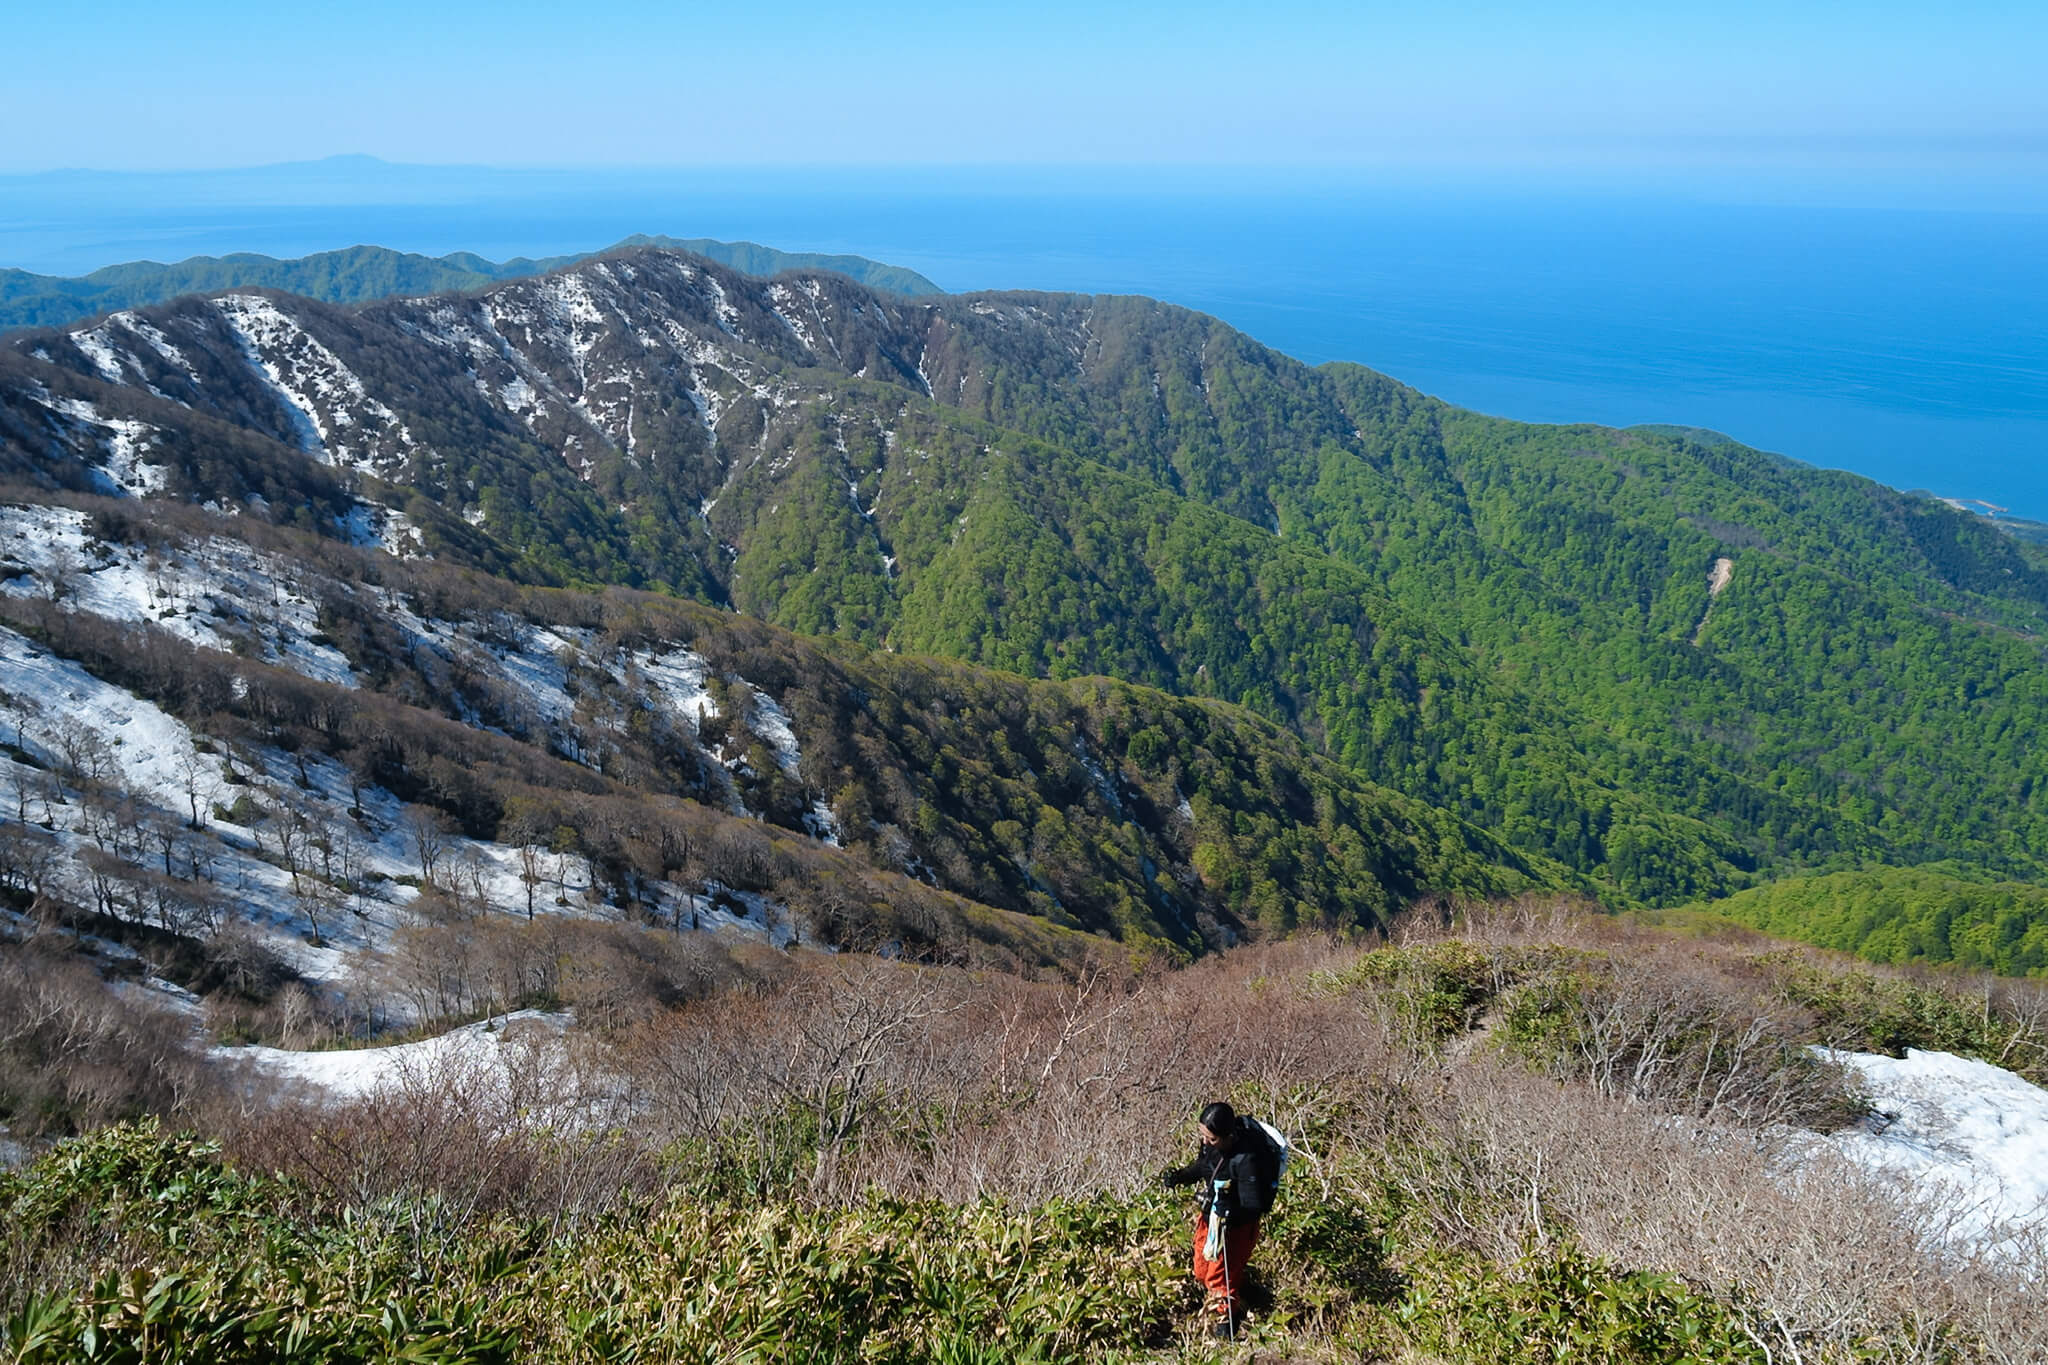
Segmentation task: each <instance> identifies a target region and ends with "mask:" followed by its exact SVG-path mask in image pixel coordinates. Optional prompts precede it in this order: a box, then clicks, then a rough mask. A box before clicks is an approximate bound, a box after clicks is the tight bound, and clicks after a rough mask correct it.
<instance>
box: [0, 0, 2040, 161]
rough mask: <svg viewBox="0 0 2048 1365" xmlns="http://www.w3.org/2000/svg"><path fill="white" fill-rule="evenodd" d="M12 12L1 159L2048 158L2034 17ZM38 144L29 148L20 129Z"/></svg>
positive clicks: (116, 5) (1543, 7)
mask: <svg viewBox="0 0 2048 1365" xmlns="http://www.w3.org/2000/svg"><path fill="white" fill-rule="evenodd" d="M744 11H745V7H741V6H735V5H731V4H729V3H728V4H722V5H719V6H715V7H712V6H700V5H695V4H652V3H624V4H612V5H608V6H604V7H602V8H585V7H573V8H572V7H569V6H555V5H535V4H523V3H516V2H514V3H498V4H491V5H483V4H477V3H472V2H471V0H461V2H460V3H442V4H419V3H410V4H397V3H390V2H389V0H366V2H365V3H354V4H347V5H332V6H278V5H275V4H273V3H266V4H263V5H254V4H247V3H215V4H197V3H194V4H182V5H177V4H171V5H167V4H148V5H143V4H132V3H127V2H126V0H113V2H112V3H101V4H95V5H91V6H69V5H23V6H18V7H16V12H15V13H14V14H13V15H11V16H10V19H9V23H8V28H9V36H10V47H12V48H13V49H14V57H15V59H14V60H12V61H10V63H9V67H10V70H9V75H8V79H7V82H6V83H5V84H4V85H0V120H4V126H6V127H8V128H10V129H12V130H14V134H13V136H10V137H9V138H8V139H7V140H6V142H5V145H4V146H0V171H4V172H32V171H40V170H48V169H53V168H58V167H93V168H101V169H165V168H174V167H181V168H182V167H210V166H233V165H254V164H262V163H266V162H276V161H291V160H303V159H309V158H316V157H323V156H328V155H332V154H337V153H367V154H371V155H375V156H380V157H384V158H386V159H389V160H394V161H405V162H428V163H446V162H465V163H472V164H475V163H485V164H493V165H555V166H569V165H576V166H597V165H669V166H674V165H702V164H713V163H718V164H744V165H799V164H838V165H845V164H894V165H906V164H908V165H916V164H937V165H942V164H959V163H980V164H1014V163H1019V162H1025V163H1045V164H1084V163H1091V162H1094V163H1131V164H1143V163H1152V164H1179V165H1191V164H1192V165H1199V164H1222V163H1246V162H1273V161H1282V162H1298V163H1307V164H1321V165H1339V166H1368V167H1369V166H1382V165H1397V166H1398V165H1403V164H1416V163H1422V162H1427V163H1430V164H1436V165H1441V164H1446V163H1450V164H1463V165H1470V166H1474V167H1481V168H1484V167H1488V166H1526V167H1531V168H1538V169H1541V168H1545V167H1552V166H1587V167H1593V168H1605V169H1610V170H1612V169H1617V168H1619V169H1623V170H1625V169H1627V168H1628V167H1631V166H1651V165H1654V166H1661V167H1666V168H1672V167H1678V168H1685V167H1702V168H1715V167H1723V166H1748V165H1756V166H1762V167H1766V168H1770V167H1779V168H1782V167H1786V166H1799V165H1807V164H1821V165H1832V166H1837V167H1843V166H1846V167H1851V168H1856V167H1861V168H1866V169H1869V170H1871V171H1874V172H1905V173H1909V174H1911V173H1918V172H1929V173H1933V172H1944V173H1953V172H1956V171H1958V170H1963V171H1971V172H1975V171H1981V172H1983V173H1984V174H1987V175H1993V176H1997V175H2011V174H2029V173H2038V172H2040V171H2041V170H2042V169H2043V168H2044V167H2048V81H2044V80H2043V79H2042V75H2041V73H2042V70H2043V68H2044V58H2048V5H2043V4H2041V3H2039V0H2029V3H1985V2H1980V3H1964V4H1959V5H1956V4H1952V5H1946V6H1935V5H1927V4H1924V3H1923V4H1912V5H1907V4H1894V3H1864V4H1798V3H1776V4H1749V3H1719V4H1715V5H1711V6H1708V5H1700V6H1696V7H1693V8H1692V9H1690V10H1689V11H1687V12H1673V11H1672V10H1671V8H1670V7H1667V6H1661V5H1654V4H1642V3H1640V0H1637V3H1630V4H1604V3H1576V4H1575V3H1569V2H1568V0H1561V2H1560V3H1552V4H1540V5H1539V4H1527V3H1525V4H1466V5H1456V6H1447V5H1423V4H1417V3H1414V0H1404V3H1401V4H1386V5H1383V4H1376V3H1355V2H1354V3H1347V4H1317V3H1290V2H1289V0H1280V2H1279V3H1268V4H1260V5H1249V4H1242V3H1240V4H1231V5H1213V4H1173V5H1124V6H1117V7H1114V8H1113V9H1112V10H1110V12H1108V13H1103V12H1101V10H1100V9H1099V8H1098V7H1097V6H1092V5H1080V4H1067V3H1058V2H1055V3H1043V4H1037V5H1032V6H1023V5H1013V6H1007V7H1004V8H1002V9H992V10H986V11H984V10H979V9H966V8H958V7H950V6H948V7H931V8H929V9H924V10H913V9H908V8H888V7H870V6H851V5H845V4H835V5H824V4H812V3H801V4H793V5H785V6H782V7H780V8H779V9H776V10H773V11H762V12H758V13H747V12H744ZM29 130H33V131H32V132H31V131H29Z"/></svg>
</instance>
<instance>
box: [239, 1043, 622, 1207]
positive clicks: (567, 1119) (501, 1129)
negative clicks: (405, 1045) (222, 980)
mask: <svg viewBox="0 0 2048 1365" xmlns="http://www.w3.org/2000/svg"><path fill="white" fill-rule="evenodd" d="M518 1022H519V1021H515V1023H514V1024H513V1025H511V1026H508V1027H510V1028H514V1029H516V1028H517V1027H518ZM265 1088H266V1089H268V1088H270V1087H269V1083H267V1082H266V1083H265ZM618 1098H619V1097H618V1092H617V1087H616V1086H615V1084H614V1083H613V1082H612V1081H611V1079H610V1077H609V1076H608V1075H606V1074H603V1073H601V1072H598V1071H595V1070H593V1069H592V1068H591V1067H590V1066H588V1065H587V1064H586V1061H585V1058H584V1056H583V1054H582V1052H581V1051H580V1049H578V1048H577V1047H575V1046H573V1045H570V1044H568V1043H566V1042H565V1041H564V1040H563V1039H561V1038H560V1037H559V1035H558V1034H556V1032H555V1031H554V1030H553V1029H551V1028H549V1027H547V1026H546V1025H539V1026H536V1027H532V1028H530V1029H528V1030H527V1031H526V1032H525V1033H524V1034H523V1035H515V1034H508V1035H507V1041H506V1042H505V1043H504V1044H503V1045H502V1047H501V1048H500V1050H499V1056H498V1058H497V1061H496V1062H495V1063H493V1062H487V1061H484V1060H481V1059H479V1058H477V1057H476V1056H474V1055H473V1054H465V1053H458V1052H441V1053H439V1054H435V1055H432V1056H431V1057H429V1058H428V1059H426V1060H423V1061H419V1062H417V1063H412V1064H407V1065H403V1066H401V1067H399V1068H398V1070H397V1071H396V1073H395V1075H394V1076H393V1077H392V1079H391V1080H390V1081H388V1082H387V1083H385V1084H383V1085H380V1086H378V1087H377V1088H376V1089H374V1090H373V1091H372V1092H371V1093H369V1094H367V1095H364V1096H361V1097H359V1098H355V1099H351V1100H347V1101H343V1102H338V1103H337V1102H331V1101H323V1100H320V1099H317V1098H313V1097H310V1096H306V1095H299V1096H294V1097H289V1098H286V1099H285V1100H283V1101H282V1102H278V1103H271V1102H266V1101H260V1100H258V1099H256V1098H254V1097H253V1096H252V1097H250V1098H248V1099H245V1101H244V1103H243V1104H242V1105H241V1106H239V1107H237V1108H235V1109H232V1110H228V1109H216V1111H215V1112H214V1113H213V1114H212V1115H211V1126H212V1127H213V1128H214V1129H215V1131H217V1132H219V1133H220V1135H221V1137H222V1140H223V1143H224V1146H225V1148H226V1150H227V1151H228V1153H229V1154H230V1156H231V1157H232V1158H233V1159H234V1160H235V1161H236V1162H238V1163H239V1164H241V1165H243V1166H244V1167H245V1168H248V1169H258V1170H272V1171H277V1172H279V1173H281V1174H284V1175H287V1176H291V1177H293V1178H296V1179H298V1180H301V1181H303V1182H304V1183H305V1185H306V1188H307V1189H308V1190H309V1191H310V1192H311V1193H312V1195H313V1196H314V1197H315V1198H316V1199H318V1200H320V1201H322V1202H324V1203H328V1204H332V1205H334V1206H358V1207H360V1206H365V1205H371V1204H376V1203H378V1202H379V1201H382V1200H386V1199H389V1198H392V1197H394V1196H418V1197H416V1198H410V1199H408V1201H407V1202H406V1204H405V1207H406V1208H407V1209H408V1210H409V1211H410V1213H411V1215H412V1217H413V1219H414V1221H415V1226H414V1232H415V1234H416V1235H417V1236H419V1237H421V1238H422V1239H426V1238H427V1237H428V1236H429V1234H435V1233H439V1232H444V1231H446V1230H448V1229H452V1228H457V1227H461V1226H463V1225H465V1224H467V1223H469V1222H470V1221H471V1220H473V1219H475V1218H477V1217H479V1216H489V1215H491V1214H494V1213H498V1212H503V1211H509V1210H518V1211H519V1212H521V1213H523V1214H525V1215H528V1216H538V1217H542V1218H545V1219H548V1220H550V1221H552V1222H553V1223H554V1224H555V1225H557V1226H558V1227H559V1226H562V1225H565V1224H569V1223H573V1222H576V1221H579V1220H581V1219H584V1218H587V1217H591V1216H595V1215H601V1214H603V1213H606V1212H609V1211H611V1210H614V1209H616V1208H618V1207H620V1204H621V1201H622V1200H624V1199H626V1198H628V1197H630V1196H631V1194H632V1193H633V1192H635V1191H638V1192H640V1193H643V1194H644V1193H646V1192H647V1191H648V1190H650V1189H651V1188H652V1186H653V1181H654V1178H655V1176H654V1167H653V1165H652V1164H651V1163H650V1161H649V1160H648V1158H647V1154H646V1150H645V1148H644V1147H643V1146H642V1145H641V1144H639V1143H637V1142H634V1141H632V1140H630V1139H629V1138H628V1137H627V1136H626V1134H625V1129H624V1127H623V1119H624V1117H625V1115H624V1113H623V1112H622V1111H621V1110H620V1109H619V1107H618Z"/></svg>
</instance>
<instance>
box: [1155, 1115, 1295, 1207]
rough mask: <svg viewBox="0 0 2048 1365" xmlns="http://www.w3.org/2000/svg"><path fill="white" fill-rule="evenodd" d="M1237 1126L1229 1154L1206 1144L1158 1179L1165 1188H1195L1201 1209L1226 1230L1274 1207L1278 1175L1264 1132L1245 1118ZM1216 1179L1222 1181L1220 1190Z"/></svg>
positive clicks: (1275, 1155) (1277, 1161)
mask: <svg viewBox="0 0 2048 1365" xmlns="http://www.w3.org/2000/svg"><path fill="white" fill-rule="evenodd" d="M1237 1123H1238V1131H1237V1141H1236V1143H1235V1144H1234V1146H1233V1147H1232V1149H1231V1151H1230V1152H1229V1154H1228V1155H1225V1154H1224V1153H1223V1152H1222V1151H1221V1150H1220V1149H1218V1148H1215V1147H1212V1146H1210V1145H1209V1144H1208V1143H1206V1142H1205V1143H1203V1144H1202V1150H1201V1152H1200V1153H1199V1154H1198V1155H1197V1156H1196V1157H1195V1159H1194V1160H1193V1161H1191V1162H1189V1163H1188V1164H1187V1165H1185V1166H1179V1167H1175V1168H1174V1169H1173V1170H1170V1171H1167V1172H1166V1173H1165V1175H1164V1176H1163V1177H1161V1178H1162V1179H1163V1180H1165V1182H1166V1183H1167V1184H1168V1185H1193V1186H1195V1187H1196V1192H1197V1193H1198V1194H1199V1195H1200V1196H1201V1199H1202V1207H1203V1208H1204V1209H1205V1210H1208V1211H1210V1212H1213V1213H1215V1214H1217V1215H1219V1216H1220V1217H1221V1218H1222V1220H1223V1224H1224V1226H1225V1227H1243V1226H1245V1225H1247V1224H1251V1223H1256V1222H1258V1221H1259V1219H1260V1218H1261V1217H1262V1216H1263V1215H1264V1214H1265V1213H1266V1212H1267V1211H1268V1210H1270V1209H1271V1208H1272V1207H1273V1186H1274V1185H1275V1184H1277V1183H1278V1179H1277V1178H1278V1176H1279V1167H1280V1156H1279V1153H1277V1152H1275V1151H1274V1150H1273V1140H1272V1139H1271V1138H1269V1137H1267V1136H1266V1130H1265V1129H1263V1128H1261V1127H1259V1125H1258V1124H1256V1123H1254V1122H1252V1121H1251V1120H1250V1119H1247V1118H1240V1119H1239V1120H1238V1121H1237ZM1218 1180H1221V1181H1223V1182H1225V1183H1224V1186H1223V1188H1222V1189H1221V1190H1218V1189H1217V1188H1216V1183H1215V1182H1216V1181H1218ZM1212 1198H1213V1201H1214V1202H1213V1203H1212V1202H1211V1200H1212Z"/></svg>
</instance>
